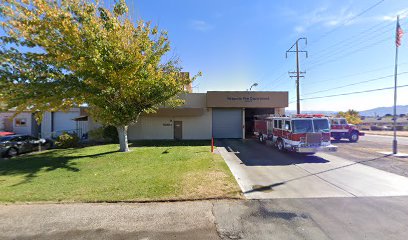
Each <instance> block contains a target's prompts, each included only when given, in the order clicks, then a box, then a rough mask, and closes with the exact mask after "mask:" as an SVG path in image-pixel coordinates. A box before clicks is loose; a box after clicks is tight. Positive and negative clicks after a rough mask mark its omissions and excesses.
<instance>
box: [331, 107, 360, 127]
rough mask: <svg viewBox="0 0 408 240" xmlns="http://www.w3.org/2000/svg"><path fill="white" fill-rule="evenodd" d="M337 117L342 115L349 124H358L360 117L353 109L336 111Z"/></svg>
mask: <svg viewBox="0 0 408 240" xmlns="http://www.w3.org/2000/svg"><path fill="white" fill-rule="evenodd" d="M337 117H343V118H345V119H346V120H347V122H348V123H351V124H360V123H361V117H360V114H359V112H357V111H356V110H353V109H349V110H348V111H347V112H341V111H340V112H338V113H337Z"/></svg>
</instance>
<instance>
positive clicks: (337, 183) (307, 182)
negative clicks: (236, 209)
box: [216, 136, 408, 199]
mask: <svg viewBox="0 0 408 240" xmlns="http://www.w3.org/2000/svg"><path fill="white" fill-rule="evenodd" d="M364 138H365V137H362V138H361V140H360V141H359V142H358V143H349V142H348V141H340V142H334V144H335V145H337V146H338V147H339V149H338V152H336V153H317V154H315V155H314V156H313V155H312V156H304V155H299V154H294V153H281V152H278V151H277V150H276V149H275V148H274V147H272V146H269V145H264V144H260V143H258V142H257V141H256V140H252V139H249V140H219V141H217V142H216V144H217V146H219V147H220V148H218V149H219V152H220V153H221V154H222V155H223V157H224V159H225V160H226V162H227V164H228V166H229V167H230V169H231V171H232V173H233V174H234V176H235V178H236V179H237V181H238V184H239V185H240V187H241V189H242V191H243V193H244V195H245V197H247V198H249V199H273V198H321V197H372V196H407V195H408V178H407V177H406V176H408V174H407V173H408V171H407V170H408V159H399V158H394V157H390V156H386V155H384V154H381V153H379V152H380V151H387V150H388V151H389V149H390V144H391V143H387V141H388V140H389V139H388V138H384V137H380V138H376V137H374V138H373V137H371V136H370V137H367V138H366V139H364ZM388 148H389V149H388ZM400 149H401V151H406V150H408V145H406V141H405V139H404V140H402V141H401V146H400Z"/></svg>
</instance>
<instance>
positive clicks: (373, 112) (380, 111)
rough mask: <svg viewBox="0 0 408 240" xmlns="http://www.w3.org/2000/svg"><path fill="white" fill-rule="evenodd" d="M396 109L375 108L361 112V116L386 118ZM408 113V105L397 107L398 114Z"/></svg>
mask: <svg viewBox="0 0 408 240" xmlns="http://www.w3.org/2000/svg"><path fill="white" fill-rule="evenodd" d="M393 112H394V108H393V107H378V108H373V109H369V110H365V111H360V115H361V116H366V117H369V116H384V115H385V114H393ZM407 113H408V105H405V106H397V114H407Z"/></svg>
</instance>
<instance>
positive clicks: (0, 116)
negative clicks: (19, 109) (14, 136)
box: [0, 112, 13, 131]
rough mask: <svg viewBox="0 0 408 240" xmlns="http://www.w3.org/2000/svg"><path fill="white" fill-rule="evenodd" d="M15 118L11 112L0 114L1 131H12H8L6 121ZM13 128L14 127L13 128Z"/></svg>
mask: <svg viewBox="0 0 408 240" xmlns="http://www.w3.org/2000/svg"><path fill="white" fill-rule="evenodd" d="M12 116H13V113H11V112H0V131H5V130H8V131H11V130H12V129H6V128H7V126H6V121H7V119H9V118H11V117H12ZM11 128H13V126H11Z"/></svg>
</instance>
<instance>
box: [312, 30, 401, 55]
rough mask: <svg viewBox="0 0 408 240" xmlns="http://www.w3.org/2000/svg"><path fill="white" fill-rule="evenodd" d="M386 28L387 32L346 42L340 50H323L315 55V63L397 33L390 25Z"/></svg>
mask: <svg viewBox="0 0 408 240" xmlns="http://www.w3.org/2000/svg"><path fill="white" fill-rule="evenodd" d="M386 27H387V29H386V30H385V31H381V32H375V33H373V34H368V35H363V36H362V37H360V39H358V38H355V39H354V40H352V41H345V42H344V43H343V45H340V46H339V47H338V48H326V49H323V50H322V52H323V53H318V54H317V55H314V56H313V59H314V61H315V62H318V61H319V60H320V59H324V58H327V57H333V56H336V55H339V54H342V53H344V51H346V50H350V48H354V49H358V48H359V46H360V45H364V44H367V42H373V41H374V40H376V39H379V38H380V37H384V34H385V33H387V32H393V31H395V29H394V28H393V27H392V26H390V25H388V26H386ZM324 51H325V52H324Z"/></svg>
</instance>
